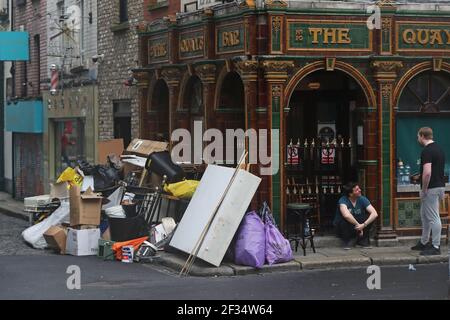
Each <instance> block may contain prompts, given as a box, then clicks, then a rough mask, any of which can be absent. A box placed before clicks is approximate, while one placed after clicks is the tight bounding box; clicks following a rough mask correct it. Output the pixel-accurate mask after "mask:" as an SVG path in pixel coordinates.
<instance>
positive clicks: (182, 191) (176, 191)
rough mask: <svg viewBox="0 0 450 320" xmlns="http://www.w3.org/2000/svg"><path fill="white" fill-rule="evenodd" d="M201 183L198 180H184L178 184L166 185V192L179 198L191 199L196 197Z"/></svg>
mask: <svg viewBox="0 0 450 320" xmlns="http://www.w3.org/2000/svg"><path fill="white" fill-rule="evenodd" d="M199 182H200V181H197V180H183V181H180V182H177V183H171V184H166V185H165V186H164V191H166V192H170V193H171V194H172V195H173V196H175V197H177V198H182V199H190V198H192V196H193V195H194V192H195V190H196V189H197V186H198V184H199Z"/></svg>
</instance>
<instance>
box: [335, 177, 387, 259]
mask: <svg viewBox="0 0 450 320" xmlns="http://www.w3.org/2000/svg"><path fill="white" fill-rule="evenodd" d="M377 217H378V214H377V211H376V210H375V208H374V207H373V206H372V205H371V204H370V201H369V199H367V198H366V197H364V196H362V195H361V188H360V187H359V185H358V183H356V182H349V183H347V184H346V185H345V186H344V187H343V195H342V197H341V198H340V199H339V201H338V208H337V210H336V216H335V218H334V221H333V224H334V225H335V226H336V230H337V234H338V237H340V238H341V239H342V240H343V241H344V249H346V250H348V249H350V248H351V246H352V242H353V241H354V240H356V245H359V246H362V247H369V246H370V239H369V236H370V229H371V227H372V222H373V221H375V219H376V218H377ZM352 240H353V241H352Z"/></svg>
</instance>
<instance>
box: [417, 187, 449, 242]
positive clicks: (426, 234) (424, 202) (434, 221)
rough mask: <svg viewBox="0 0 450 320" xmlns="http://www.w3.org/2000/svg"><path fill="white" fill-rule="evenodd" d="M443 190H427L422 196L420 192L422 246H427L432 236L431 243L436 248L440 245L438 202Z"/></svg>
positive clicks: (440, 228) (442, 195)
mask: <svg viewBox="0 0 450 320" xmlns="http://www.w3.org/2000/svg"><path fill="white" fill-rule="evenodd" d="M444 194H445V188H432V189H428V192H427V194H426V195H425V196H424V195H422V192H420V198H421V206H420V218H421V219H422V240H421V241H422V244H427V243H428V240H429V239H430V233H431V234H432V237H433V238H432V243H433V246H434V247H436V248H439V247H440V244H441V231H442V223H441V218H440V217H439V202H440V201H442V199H443V198H444Z"/></svg>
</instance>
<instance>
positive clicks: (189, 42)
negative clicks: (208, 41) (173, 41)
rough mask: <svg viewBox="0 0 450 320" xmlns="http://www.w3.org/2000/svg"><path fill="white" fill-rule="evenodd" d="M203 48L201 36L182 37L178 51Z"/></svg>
mask: <svg viewBox="0 0 450 320" xmlns="http://www.w3.org/2000/svg"><path fill="white" fill-rule="evenodd" d="M204 48H205V41H204V39H203V37H196V38H190V39H184V40H181V42H180V51H181V52H182V53H187V52H195V51H200V50H203V49H204Z"/></svg>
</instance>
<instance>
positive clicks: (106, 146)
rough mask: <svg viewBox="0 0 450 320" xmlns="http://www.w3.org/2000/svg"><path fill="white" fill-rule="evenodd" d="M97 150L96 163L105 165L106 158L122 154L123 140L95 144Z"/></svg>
mask: <svg viewBox="0 0 450 320" xmlns="http://www.w3.org/2000/svg"><path fill="white" fill-rule="evenodd" d="M97 150H98V163H99V164H106V163H107V161H108V160H107V157H108V155H110V154H115V155H117V156H120V155H121V154H122V153H123V150H124V145H123V139H111V140H105V141H98V142H97Z"/></svg>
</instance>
